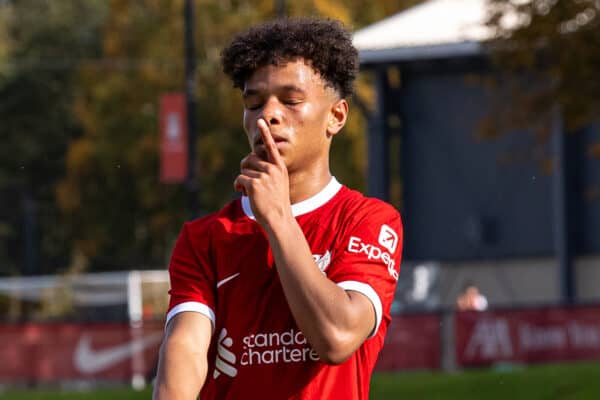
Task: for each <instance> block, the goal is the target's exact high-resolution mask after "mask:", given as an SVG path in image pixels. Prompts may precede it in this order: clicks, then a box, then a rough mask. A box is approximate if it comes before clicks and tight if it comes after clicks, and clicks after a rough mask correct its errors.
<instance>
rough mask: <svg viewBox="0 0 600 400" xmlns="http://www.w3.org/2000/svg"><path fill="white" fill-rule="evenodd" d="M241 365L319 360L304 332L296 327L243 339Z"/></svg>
mask: <svg viewBox="0 0 600 400" xmlns="http://www.w3.org/2000/svg"><path fill="white" fill-rule="evenodd" d="M242 343H243V344H244V346H243V349H244V350H243V353H242V355H241V357H240V364H241V365H244V366H245V365H262V364H275V363H285V364H289V363H301V362H307V361H319V355H318V354H317V352H316V351H314V350H313V349H312V348H311V347H310V345H309V344H308V341H307V340H306V338H305V337H304V334H303V333H302V332H300V331H296V330H295V329H290V330H289V331H285V332H269V333H256V334H252V335H248V336H246V337H244V338H243V339H242Z"/></svg>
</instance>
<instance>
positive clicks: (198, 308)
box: [165, 301, 216, 331]
mask: <svg viewBox="0 0 600 400" xmlns="http://www.w3.org/2000/svg"><path fill="white" fill-rule="evenodd" d="M184 311H191V312H197V313H200V314H203V315H205V316H207V317H208V319H210V322H212V330H213V331H214V330H215V321H216V317H215V312H214V311H213V310H212V309H211V308H210V307H209V306H207V305H206V304H203V303H199V302H197V301H186V302H185V303H180V304H177V305H176V306H175V307H173V308H172V309H171V311H169V312H168V313H167V321H166V322H165V327H166V326H167V325H168V324H169V321H170V320H171V319H172V318H173V317H174V316H176V315H177V314H179V313H181V312H184Z"/></svg>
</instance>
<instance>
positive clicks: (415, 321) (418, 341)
mask: <svg viewBox="0 0 600 400" xmlns="http://www.w3.org/2000/svg"><path fill="white" fill-rule="evenodd" d="M440 322H441V318H440V316H439V315H405V316H395V317H393V318H392V322H391V323H390V326H389V327H388V331H387V334H386V336H385V343H384V345H383V349H381V352H380V353H379V359H378V360H377V365H376V367H375V368H376V370H377V371H396V370H400V369H438V368H440V354H441V347H440V346H441V345H440V342H441V337H440Z"/></svg>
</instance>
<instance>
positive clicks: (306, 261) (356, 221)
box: [154, 19, 402, 400]
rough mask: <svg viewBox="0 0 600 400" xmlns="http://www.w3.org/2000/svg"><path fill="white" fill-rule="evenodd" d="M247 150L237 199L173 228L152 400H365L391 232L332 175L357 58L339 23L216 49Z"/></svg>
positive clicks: (381, 216) (374, 207)
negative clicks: (235, 97)
mask: <svg viewBox="0 0 600 400" xmlns="http://www.w3.org/2000/svg"><path fill="white" fill-rule="evenodd" d="M222 57H223V68H224V71H225V73H227V74H228V75H229V76H230V77H231V78H232V80H233V83H234V85H235V86H237V87H239V88H240V89H241V90H242V95H243V99H244V118H243V124H244V129H245V131H246V134H247V136H248V141H249V142H250V148H251V152H250V154H249V155H248V156H247V157H246V158H244V159H243V160H242V162H241V171H240V174H239V175H238V177H237V178H236V179H235V182H234V187H235V189H236V190H238V191H240V192H242V193H243V196H242V197H241V198H240V199H238V200H234V201H232V202H231V203H229V204H228V205H226V206H225V207H224V208H223V209H221V210H220V211H219V212H217V213H215V214H212V215H208V216H206V217H203V218H200V219H197V220H195V221H192V222H189V223H186V224H185V225H184V227H183V230H182V232H181V234H180V236H179V239H178V241H177V244H176V245H175V249H174V250H173V255H172V258H171V262H170V266H169V272H170V276H171V291H170V294H171V300H170V305H169V312H168V314H167V325H166V335H165V339H164V342H163V344H162V347H161V353H160V362H159V367H158V375H157V380H156V386H155V390H154V397H155V398H156V399H170V400H173V399H195V398H196V397H197V395H198V393H201V395H200V397H201V399H203V400H206V399H346V400H347V399H367V398H368V392H369V380H370V376H371V372H372V370H373V366H374V364H375V361H376V359H377V354H378V352H379V350H380V349H381V347H382V345H383V339H384V336H385V333H386V329H387V326H388V324H389V322H390V314H389V309H390V305H391V303H392V298H393V295H394V288H395V286H396V281H397V279H398V273H399V268H400V253H401V248H402V226H401V221H400V216H399V215H398V213H397V212H396V210H395V209H394V208H392V207H391V206H390V205H388V204H386V203H384V202H382V201H379V200H375V199H371V198H366V197H364V196H362V195H361V194H360V193H358V192H356V191H353V190H351V189H349V188H347V187H345V186H343V185H341V184H340V183H338V181H337V180H336V179H335V178H334V177H332V175H331V173H330V170H329V148H330V145H331V141H332V139H333V137H334V136H335V135H336V134H338V133H339V132H340V130H341V129H342V127H343V126H344V124H345V122H346V117H347V115H348V103H347V102H346V100H345V98H346V97H347V96H349V95H350V93H351V90H352V82H353V80H354V78H355V75H356V73H357V52H356V49H355V48H354V47H353V46H352V43H351V38H350V35H349V34H348V32H346V31H345V30H344V29H343V27H342V26H341V24H339V23H337V22H334V21H329V20H318V19H286V20H279V21H276V22H272V23H268V24H264V25H260V26H257V27H255V28H253V29H251V30H249V31H248V32H245V33H243V34H241V35H240V36H238V37H237V38H235V39H234V40H233V42H232V43H231V45H230V46H229V47H228V48H227V49H225V50H224V52H223V56H222Z"/></svg>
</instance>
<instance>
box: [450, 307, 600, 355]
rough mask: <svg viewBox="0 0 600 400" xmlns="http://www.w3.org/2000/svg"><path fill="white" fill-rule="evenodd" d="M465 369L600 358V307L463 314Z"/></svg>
mask: <svg viewBox="0 0 600 400" xmlns="http://www.w3.org/2000/svg"><path fill="white" fill-rule="evenodd" d="M455 334H456V360H457V363H458V365H461V366H483V365H490V364H493V363H497V362H523V363H536V362H551V361H570V360H592V359H600V307H579V308H560V307H556V308H544V309H536V310H513V311H493V312H481V313H480V312H460V313H456V317H455Z"/></svg>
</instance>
